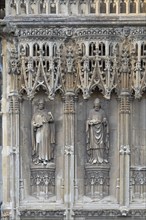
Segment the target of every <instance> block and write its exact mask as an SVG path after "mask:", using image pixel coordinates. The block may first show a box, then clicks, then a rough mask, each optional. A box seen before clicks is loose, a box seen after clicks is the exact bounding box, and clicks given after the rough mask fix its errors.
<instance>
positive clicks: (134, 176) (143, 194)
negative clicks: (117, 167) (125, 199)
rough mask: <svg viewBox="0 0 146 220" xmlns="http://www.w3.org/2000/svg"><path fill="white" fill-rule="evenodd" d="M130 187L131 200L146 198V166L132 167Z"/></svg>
mask: <svg viewBox="0 0 146 220" xmlns="http://www.w3.org/2000/svg"><path fill="white" fill-rule="evenodd" d="M130 188H131V189H130V194H131V202H136V201H137V200H145V199H146V167H139V168H138V167H137V168H131V172H130Z"/></svg>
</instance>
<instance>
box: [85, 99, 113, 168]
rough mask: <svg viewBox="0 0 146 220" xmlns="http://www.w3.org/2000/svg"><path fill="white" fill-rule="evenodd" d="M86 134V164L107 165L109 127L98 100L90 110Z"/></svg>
mask: <svg viewBox="0 0 146 220" xmlns="http://www.w3.org/2000/svg"><path fill="white" fill-rule="evenodd" d="M86 132H87V154H88V162H89V163H91V164H102V163H108V159H107V154H108V150H109V127H108V121H107V118H106V116H105V112H104V111H103V110H102V109H101V105H100V100H99V99H98V98H97V99H95V101H94V109H91V110H90V113H89V117H88V120H87V128H86Z"/></svg>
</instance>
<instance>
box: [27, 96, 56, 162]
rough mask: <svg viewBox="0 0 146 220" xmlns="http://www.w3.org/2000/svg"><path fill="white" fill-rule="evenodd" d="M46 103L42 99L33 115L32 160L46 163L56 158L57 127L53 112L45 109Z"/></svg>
mask: <svg viewBox="0 0 146 220" xmlns="http://www.w3.org/2000/svg"><path fill="white" fill-rule="evenodd" d="M44 104H45V103H44V100H43V99H40V100H39V103H38V109H37V111H36V112H35V113H34V115H33V117H32V122H31V123H32V161H33V162H34V163H35V164H39V163H43V164H44V165H46V164H47V163H48V162H50V161H52V160H53V159H54V145H55V128H54V119H53V116H52V113H51V112H47V111H46V110H45V109H44V108H45V106H44Z"/></svg>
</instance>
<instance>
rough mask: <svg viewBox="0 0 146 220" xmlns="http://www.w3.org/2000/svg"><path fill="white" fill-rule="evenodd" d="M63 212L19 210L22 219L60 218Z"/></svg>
mask: <svg viewBox="0 0 146 220" xmlns="http://www.w3.org/2000/svg"><path fill="white" fill-rule="evenodd" d="M64 212H65V211H64V210H55V211H54V210H49V211H48V210H21V211H20V216H21V217H23V218H28V217H29V218H33V217H40V218H43V217H44V218H47V217H52V218H53V217H54V218H56V217H61V218H63V216H64Z"/></svg>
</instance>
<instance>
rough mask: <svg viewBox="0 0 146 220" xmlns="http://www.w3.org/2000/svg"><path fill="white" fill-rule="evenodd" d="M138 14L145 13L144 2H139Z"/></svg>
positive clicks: (145, 3)
mask: <svg viewBox="0 0 146 220" xmlns="http://www.w3.org/2000/svg"><path fill="white" fill-rule="evenodd" d="M140 13H146V2H145V1H144V0H141V2H140Z"/></svg>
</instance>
